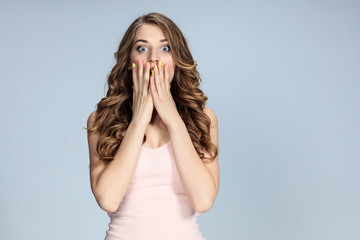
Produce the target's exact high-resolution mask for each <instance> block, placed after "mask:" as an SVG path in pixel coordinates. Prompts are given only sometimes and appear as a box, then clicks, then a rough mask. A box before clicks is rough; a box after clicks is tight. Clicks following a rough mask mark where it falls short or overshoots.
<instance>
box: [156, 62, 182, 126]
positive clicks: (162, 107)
mask: <svg viewBox="0 0 360 240" xmlns="http://www.w3.org/2000/svg"><path fill="white" fill-rule="evenodd" d="M168 67H169V66H168V64H164V65H161V66H160V65H159V66H158V65H156V66H155V68H154V71H155V74H154V77H150V89H151V92H152V98H153V103H154V106H155V108H156V111H157V113H158V114H159V116H160V118H161V121H162V122H163V123H164V124H165V125H166V126H167V127H169V126H170V124H172V123H175V122H176V121H177V120H178V119H181V117H180V114H179V112H178V110H177V109H176V104H175V101H174V99H173V97H172V95H171V91H170V87H171V85H170V84H171V79H170V76H169V71H168Z"/></svg>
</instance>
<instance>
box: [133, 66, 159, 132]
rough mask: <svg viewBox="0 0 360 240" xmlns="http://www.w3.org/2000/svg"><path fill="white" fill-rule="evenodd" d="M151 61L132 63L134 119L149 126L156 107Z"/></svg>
mask: <svg viewBox="0 0 360 240" xmlns="http://www.w3.org/2000/svg"><path fill="white" fill-rule="evenodd" d="M149 72H150V63H148V62H147V63H145V64H144V63H143V62H142V60H140V59H139V60H138V61H137V63H132V80H133V84H134V86H133V104H132V113H133V115H132V120H131V121H136V122H140V123H141V124H144V125H145V126H147V125H148V124H149V122H150V121H151V116H152V112H153V109H154V105H153V100H152V96H151V90H150V88H149V83H150V81H149V77H150V73H149Z"/></svg>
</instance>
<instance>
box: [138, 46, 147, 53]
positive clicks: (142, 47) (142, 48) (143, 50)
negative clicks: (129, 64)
mask: <svg viewBox="0 0 360 240" xmlns="http://www.w3.org/2000/svg"><path fill="white" fill-rule="evenodd" d="M137 50H138V51H139V52H145V51H146V47H144V46H140V47H138V48H137Z"/></svg>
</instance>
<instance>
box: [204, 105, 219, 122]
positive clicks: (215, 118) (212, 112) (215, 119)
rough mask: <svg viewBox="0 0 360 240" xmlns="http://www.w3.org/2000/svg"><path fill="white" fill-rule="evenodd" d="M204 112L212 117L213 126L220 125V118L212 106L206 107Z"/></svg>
mask: <svg viewBox="0 0 360 240" xmlns="http://www.w3.org/2000/svg"><path fill="white" fill-rule="evenodd" d="M204 112H205V113H206V115H207V116H208V117H209V118H210V121H211V127H215V126H217V125H218V119H217V116H216V114H215V112H214V111H213V110H212V109H210V108H204Z"/></svg>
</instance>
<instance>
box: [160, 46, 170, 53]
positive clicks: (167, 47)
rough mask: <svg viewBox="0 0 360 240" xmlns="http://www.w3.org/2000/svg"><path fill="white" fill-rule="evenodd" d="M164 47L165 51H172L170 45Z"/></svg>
mask: <svg viewBox="0 0 360 240" xmlns="http://www.w3.org/2000/svg"><path fill="white" fill-rule="evenodd" d="M162 49H165V50H164V51H165V52H169V51H170V47H169V46H164V47H162Z"/></svg>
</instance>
